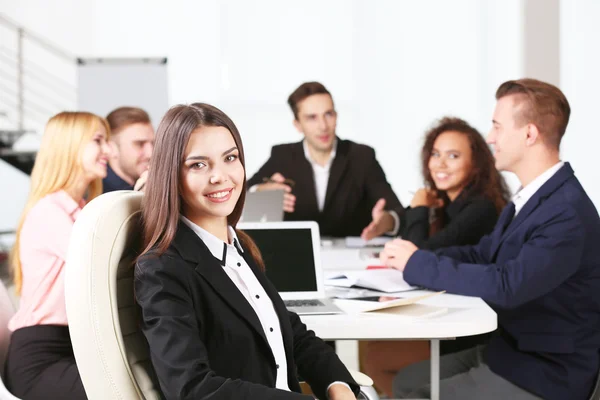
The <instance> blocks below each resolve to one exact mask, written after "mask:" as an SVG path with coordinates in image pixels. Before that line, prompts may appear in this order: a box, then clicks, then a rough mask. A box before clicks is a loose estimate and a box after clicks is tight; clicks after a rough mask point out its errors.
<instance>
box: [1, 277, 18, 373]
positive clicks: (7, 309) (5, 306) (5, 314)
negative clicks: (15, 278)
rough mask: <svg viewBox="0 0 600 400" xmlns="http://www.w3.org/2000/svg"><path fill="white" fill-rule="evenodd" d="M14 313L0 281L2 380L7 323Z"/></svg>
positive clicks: (7, 340) (6, 344)
mask: <svg viewBox="0 0 600 400" xmlns="http://www.w3.org/2000/svg"><path fill="white" fill-rule="evenodd" d="M14 313H15V306H14V305H13V302H12V300H11V299H10V295H9V294H8V290H7V289H6V286H5V285H4V282H2V281H0V376H1V377H2V378H4V363H5V361H6V353H7V351H8V345H9V343H10V333H11V332H10V330H9V329H8V321H10V319H11V318H12V316H13V315H14Z"/></svg>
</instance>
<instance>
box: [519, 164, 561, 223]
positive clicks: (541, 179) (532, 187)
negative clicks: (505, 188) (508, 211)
mask: <svg viewBox="0 0 600 400" xmlns="http://www.w3.org/2000/svg"><path fill="white" fill-rule="evenodd" d="M563 165H565V163H564V161H559V162H558V163H557V164H555V165H553V166H552V167H550V168H548V169H547V170H546V171H544V172H543V173H542V174H540V175H538V177H537V178H535V179H534V180H532V181H531V182H529V184H528V185H527V186H525V187H521V188H519V190H518V191H517V193H515V195H514V196H513V198H512V201H513V203H514V204H515V217H516V216H517V214H518V213H519V211H521V209H522V208H523V206H524V205H525V204H526V203H527V202H528V201H529V199H531V197H532V196H533V195H534V194H535V193H536V192H537V191H538V190H539V189H540V188H541V187H542V186H543V185H544V183H546V182H548V180H549V179H550V178H552V177H553V176H554V174H556V173H557V172H558V170H559V169H561V168H562V166H563Z"/></svg>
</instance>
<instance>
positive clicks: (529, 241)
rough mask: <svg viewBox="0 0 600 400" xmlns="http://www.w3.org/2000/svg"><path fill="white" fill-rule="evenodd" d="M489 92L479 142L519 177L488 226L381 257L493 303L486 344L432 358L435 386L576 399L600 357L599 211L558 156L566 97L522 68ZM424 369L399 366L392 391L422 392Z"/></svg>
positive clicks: (489, 395)
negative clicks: (465, 236) (494, 322)
mask: <svg viewBox="0 0 600 400" xmlns="http://www.w3.org/2000/svg"><path fill="white" fill-rule="evenodd" d="M496 99H497V104H496V109H495V111H494V117H493V128H492V130H491V131H490V133H489V136H488V142H489V143H490V144H492V145H494V150H495V158H496V167H497V168H498V169H500V170H504V171H510V172H514V173H515V174H516V175H517V177H518V178H519V180H520V182H521V189H520V190H519V191H518V192H517V194H516V195H515V196H514V197H513V201H512V202H511V203H509V204H508V205H507V206H506V208H505V209H504V211H503V212H502V214H501V216H500V218H499V220H498V223H497V225H496V227H495V229H494V231H493V232H492V233H491V234H490V235H488V236H486V237H484V238H482V239H481V241H480V242H479V244H477V245H475V246H465V247H451V248H446V249H442V250H439V251H437V252H435V253H434V252H430V251H422V250H418V249H417V248H416V247H415V246H414V245H413V244H412V243H411V242H408V241H402V240H395V241H393V242H390V243H389V244H388V245H387V246H386V248H385V250H384V251H383V252H382V255H381V258H382V261H383V262H384V263H385V264H386V265H388V266H391V267H394V268H397V269H399V270H400V271H403V272H404V278H405V279H406V281H408V282H409V283H411V284H413V285H419V286H424V287H427V288H430V289H434V290H446V291H448V292H450V293H456V294H461V295H467V296H477V297H481V298H482V299H483V300H485V301H486V302H487V303H488V304H489V305H490V306H491V307H492V308H493V309H494V310H495V311H496V313H497V314H498V325H499V328H498V331H497V332H495V334H494V336H493V338H492V339H491V340H490V342H489V344H488V345H487V346H482V347H478V348H474V349H471V350H466V351H464V352H459V353H455V354H450V355H447V356H444V357H442V358H441V362H440V377H441V379H442V380H441V383H440V397H441V398H443V399H444V400H451V399H461V400H462V399H492V400H493V399H510V400H517V399H538V398H544V399H556V400H559V399H560V400H565V399H569V400H570V399H587V398H589V395H590V393H591V391H592V387H593V384H594V381H595V378H596V376H597V374H598V369H599V366H600V364H599V349H600V220H599V217H598V213H597V211H596V208H595V207H594V205H593V204H592V202H591V201H590V199H589V197H588V196H587V194H586V193H585V191H584V189H583V187H582V186H581V184H580V183H579V181H578V180H577V178H576V177H575V175H574V172H573V169H572V168H571V166H570V165H569V163H564V162H562V161H560V158H559V145H560V141H561V138H562V136H563V134H564V132H565V130H566V127H567V123H568V121H569V115H570V107H569V103H568V101H567V99H566V98H565V96H564V94H563V93H562V92H561V91H560V90H559V89H558V88H556V87H555V86H552V85H550V84H548V83H544V82H540V81H537V80H533V79H521V80H516V81H508V82H505V83H503V84H502V85H501V86H500V87H499V88H498V90H497V92H496ZM428 371H429V365H428V362H423V363H418V364H415V365H413V366H410V367H408V368H406V369H404V370H402V371H400V372H399V373H398V375H397V377H396V379H395V381H394V390H395V395H396V396H398V397H404V396H408V397H411V398H415V397H424V396H428V395H429V388H428V387H423V386H425V385H426V383H427V382H428V379H429V376H428Z"/></svg>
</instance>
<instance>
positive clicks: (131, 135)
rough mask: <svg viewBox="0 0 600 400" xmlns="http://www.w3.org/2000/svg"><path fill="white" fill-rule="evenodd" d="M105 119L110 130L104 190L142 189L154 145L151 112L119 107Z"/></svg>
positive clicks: (105, 191)
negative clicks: (149, 113)
mask: <svg viewBox="0 0 600 400" xmlns="http://www.w3.org/2000/svg"><path fill="white" fill-rule="evenodd" d="M106 121H107V122H108V125H109V126H110V131H111V137H110V147H111V155H110V158H109V161H108V169H107V173H106V178H104V179H103V180H102V190H103V192H104V193H107V192H112V191H115V190H140V189H142V188H143V186H144V184H145V182H146V177H147V174H148V173H147V170H148V164H149V162H150V156H151V155H152V150H153V148H154V128H152V123H151V122H150V116H149V115H148V113H147V112H146V111H144V110H142V109H141V108H137V107H119V108H117V109H115V110H113V111H111V112H110V113H109V114H108V115H107V116H106Z"/></svg>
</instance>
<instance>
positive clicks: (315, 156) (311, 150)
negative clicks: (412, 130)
mask: <svg viewBox="0 0 600 400" xmlns="http://www.w3.org/2000/svg"><path fill="white" fill-rule="evenodd" d="M288 103H289V105H290V107H291V109H292V112H293V113H294V126H295V127H296V129H297V130H298V132H300V133H301V134H302V135H304V140H302V141H301V142H297V143H289V144H282V145H278V146H274V147H273V148H272V150H271V157H270V158H269V160H268V161H267V162H266V163H265V164H264V165H263V166H262V167H261V168H260V170H259V171H258V172H257V173H256V174H255V175H254V176H253V177H252V178H251V179H250V180H249V181H248V187H250V188H251V189H250V190H277V189H283V190H285V191H286V192H287V193H286V195H285V200H284V211H285V220H288V221H306V220H312V221H316V222H317V223H318V224H319V227H320V230H321V235H323V236H333V237H344V236H359V235H361V233H363V231H364V230H365V229H366V227H367V226H369V225H370V223H371V225H372V226H375V225H377V227H378V231H377V232H372V236H375V235H376V234H383V233H386V232H387V233H393V232H394V231H397V229H398V214H399V213H401V212H403V210H404V209H403V208H402V205H401V204H400V201H399V200H398V198H397V197H396V195H395V194H394V191H393V190H392V188H391V186H390V184H389V183H388V182H387V180H386V178H385V173H384V172H383V169H382V168H381V166H380V165H379V163H378V162H377V159H376V158H375V151H374V150H373V149H372V148H371V147H369V146H366V145H363V144H358V143H354V142H352V141H350V140H342V139H339V138H338V137H337V136H336V124H337V113H336V111H335V107H334V104H333V98H332V96H331V94H330V93H329V91H328V90H327V89H326V88H325V86H323V85H322V84H320V83H318V82H306V83H303V84H302V85H300V87H298V88H297V89H296V90H295V91H294V92H293V93H292V94H291V95H290V97H289V99H288ZM384 209H387V210H390V211H392V212H389V213H387V212H386V213H384V212H383V211H384ZM381 219H385V221H380V220H381ZM373 220H374V221H375V222H377V224H373V223H372V221H373Z"/></svg>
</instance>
